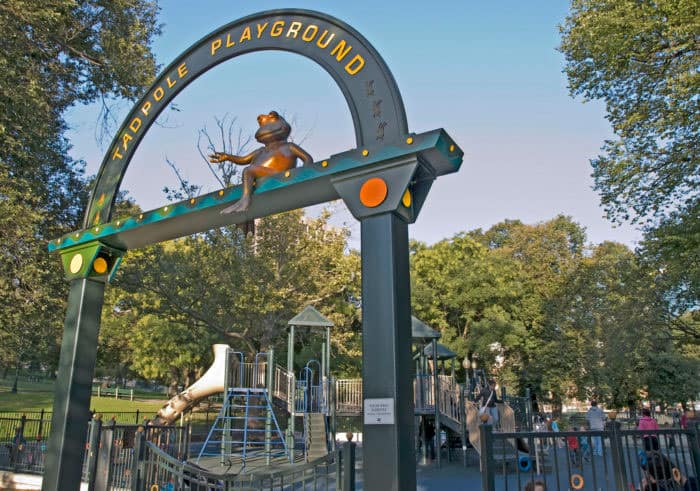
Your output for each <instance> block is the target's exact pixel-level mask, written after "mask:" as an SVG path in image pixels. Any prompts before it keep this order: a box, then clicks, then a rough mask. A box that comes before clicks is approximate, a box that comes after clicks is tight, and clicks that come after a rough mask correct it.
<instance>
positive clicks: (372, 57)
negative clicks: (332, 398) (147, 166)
mask: <svg viewBox="0 0 700 491" xmlns="http://www.w3.org/2000/svg"><path fill="white" fill-rule="evenodd" d="M261 50H282V51H289V52H293V53H298V54H300V55H303V56H306V57H308V58H310V59H312V60H314V61H315V62H317V63H318V64H319V65H320V66H322V67H323V68H324V69H325V70H326V71H327V72H328V73H329V74H330V75H331V76H332V77H333V79H334V80H335V81H336V83H337V84H338V86H339V87H340V88H341V91H342V92H343V94H344V96H345V98H346V101H347V103H348V107H349V110H350V113H351V115H352V118H353V122H354V126H355V136H356V142H357V148H354V149H350V150H348V151H346V152H343V153H340V154H337V155H333V156H331V157H328V158H327V159H324V160H322V161H320V162H314V163H313V164H312V165H307V166H304V167H302V168H296V169H292V170H291V171H287V172H285V173H284V174H283V175H280V174H278V175H273V176H269V177H266V178H262V179H261V180H260V181H259V182H258V183H257V184H256V195H259V198H256V199H255V200H253V203H252V205H251V207H250V209H249V211H247V212H246V213H239V214H231V215H222V214H221V213H220V211H221V209H223V208H224V207H226V206H227V205H228V204H230V203H231V202H232V201H235V200H237V199H239V198H240V196H241V189H240V187H233V188H228V189H221V190H219V191H215V192H213V193H209V194H207V195H204V196H200V197H198V198H196V199H190V200H186V201H182V202H179V203H171V204H168V205H166V206H163V207H161V208H158V209H156V210H151V211H148V212H144V213H142V214H139V215H137V216H132V217H126V218H120V219H116V220H113V219H112V217H111V212H112V208H113V200H114V197H115V196H116V193H117V192H118V190H119V186H120V184H121V181H122V178H123V176H124V173H125V172H126V169H127V167H128V164H129V161H130V160H131V157H132V155H133V152H134V151H135V149H136V147H137V146H138V144H139V142H140V141H141V139H142V138H143V136H144V134H145V133H146V131H147V130H148V128H149V127H150V126H151V124H152V123H153V121H154V120H155V118H156V117H157V115H158V114H159V113H160V112H161V111H162V110H163V109H164V108H165V107H166V106H167V104H168V103H169V102H170V101H171V100H172V99H173V98H174V97H175V96H176V95H177V93H179V92H180V91H181V90H183V89H184V88H185V87H186V86H187V84H189V83H190V82H191V81H193V80H194V79H195V78H196V77H197V76H199V75H201V74H202V73H204V72H206V71H207V70H209V69H211V68H213V67H214V66H216V65H218V64H219V63H222V62H224V61H226V60H228V59H231V58H233V57H235V56H239V55H242V54H245V53H250V52H255V51H261ZM462 156H463V152H462V151H461V149H460V148H459V147H458V146H457V145H456V143H455V142H454V141H453V140H452V139H451V138H450V137H449V136H448V135H447V133H446V132H445V131H444V130H442V129H437V130H433V131H429V132H426V133H422V134H413V133H409V132H408V129H407V125H406V116H405V112H404V107H403V103H402V101H401V96H400V94H399V91H398V88H397V86H396V83H395V81H394V78H393V76H392V75H391V73H390V72H389V69H388V68H387V66H386V64H385V63H384V61H383V60H382V59H381V57H380V56H379V55H378V53H377V52H376V50H374V48H373V47H372V46H371V45H370V44H369V42H368V41H367V40H366V39H364V38H363V37H362V36H361V35H360V34H359V33H358V32H357V31H355V30H354V29H352V28H351V27H349V26H348V25H346V24H344V23H343V22H341V21H339V20H337V19H334V18H332V17H330V16H328V15H325V14H321V13H318V12H311V11H306V10H296V9H289V10H275V11H269V12H262V13H259V14H254V15H251V16H248V17H244V18H242V19H240V20H237V21H235V22H232V23H230V24H227V25H225V26H223V27H221V28H220V29H217V30H216V31H214V32H212V33H211V34H209V35H208V36H206V37H204V38H203V39H202V40H200V41H198V42H197V43H195V44H194V45H193V46H192V47H191V48H190V49H188V50H187V51H185V52H184V53H183V54H182V55H181V56H180V57H178V58H177V59H176V60H175V61H174V62H173V63H172V64H170V65H169V66H168V67H167V68H166V69H165V70H164V71H163V73H162V74H161V76H160V77H159V78H158V79H157V80H156V82H155V83H154V84H153V86H152V87H151V88H150V89H149V90H148V91H147V92H146V94H145V95H144V96H143V97H142V98H141V99H140V100H139V101H138V102H137V103H136V105H135V106H134V108H133V109H132V111H131V112H130V113H129V115H128V116H127V118H126V120H125V121H124V123H123V124H122V126H121V128H120V130H119V132H118V133H117V136H116V137H115V138H114V140H113V142H112V144H111V146H110V149H109V151H108V152H107V155H106V156H105V158H104V160H103V163H102V166H101V168H100V171H99V174H98V176H97V181H96V184H95V188H94V190H93V193H92V196H91V199H90V204H89V205H88V208H87V210H86V215H85V221H84V225H83V226H84V228H83V229H82V230H78V231H75V232H72V233H70V234H66V235H64V236H63V237H60V238H58V239H56V240H53V241H51V242H50V243H49V250H50V251H55V252H58V253H59V254H60V255H61V259H62V262H63V266H64V270H65V272H66V278H67V279H68V280H69V281H70V293H69V298H68V308H67V313H66V321H65V329H64V335H63V341H62V345H61V355H60V360H59V370H58V379H57V383H56V393H55V400H54V409H53V418H52V427H51V435H50V439H49V449H48V455H47V460H46V472H45V474H44V482H43V488H42V489H44V490H45V491H47V490H74V489H78V486H79V483H80V478H81V467H82V466H81V463H82V461H81V457H82V454H83V445H84V443H85V438H84V436H85V433H86V430H87V423H88V418H89V402H90V396H91V387H92V376H93V373H94V368H95V358H96V349H97V336H98V332H99V326H100V316H101V309H102V303H103V298H104V288H105V284H106V283H107V282H108V281H109V280H110V278H111V277H112V276H113V274H114V272H115V271H116V269H117V268H118V265H119V262H120V260H121V257H122V255H123V254H124V253H125V252H126V251H128V250H129V249H134V248H138V247H142V246H144V245H147V244H152V243H155V242H159V241H163V240H169V239H173V238H176V237H182V236H186V235H190V234H192V233H196V232H199V231H204V230H208V229H210V228H213V227H218V226H222V225H229V224H234V223H241V222H244V221H247V220H250V219H251V218H255V217H262V216H266V215H270V214H272V213H279V212H283V211H287V210H291V209H295V208H299V207H303V206H308V205H311V204H316V203H322V202H326V201H329V200H332V199H337V198H342V199H343V200H344V202H345V204H346V205H347V206H348V208H349V209H350V211H351V212H352V214H353V216H355V218H357V219H358V220H359V221H360V223H361V247H362V299H363V320H362V329H363V391H364V397H365V399H364V402H365V421H364V445H365V448H364V455H365V469H364V481H365V483H366V484H365V485H366V487H367V488H368V489H395V490H399V489H401V490H411V489H415V486H416V481H415V456H414V449H413V442H414V438H413V432H414V429H413V418H414V415H413V388H412V382H411V377H410V373H412V369H413V364H412V360H411V327H410V326H411V317H410V289H409V267H408V261H409V259H408V224H409V223H412V222H413V221H415V220H416V218H417V217H418V214H419V212H420V209H421V207H422V205H423V202H424V200H425V198H426V196H427V194H428V191H429V190H430V187H431V185H432V182H433V181H434V180H435V179H436V178H437V177H438V176H441V175H444V174H448V173H452V172H456V171H457V170H459V167H460V165H461V163H462ZM368 188H371V193H370V194H371V195H372V199H371V200H370V201H368V200H366V199H364V198H363V195H364V196H367V193H365V191H366V190H367V189H368ZM110 220H111V221H110ZM377 374H382V376H381V377H377V376H376V375H377Z"/></svg>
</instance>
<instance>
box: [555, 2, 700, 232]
mask: <svg viewBox="0 0 700 491" xmlns="http://www.w3.org/2000/svg"><path fill="white" fill-rule="evenodd" d="M561 30H562V34H563V38H562V43H561V51H562V52H563V53H564V55H565V57H566V67H565V68H566V73H567V75H568V78H569V86H570V90H571V92H572V94H574V95H582V96H584V97H585V98H586V99H602V100H603V101H605V104H606V109H607V118H608V120H609V121H610V123H611V124H612V127H613V130H614V132H615V134H616V136H617V137H618V138H617V139H616V140H609V141H606V142H605V145H604V147H603V154H602V155H601V156H599V157H598V158H596V159H594V160H593V161H592V164H593V168H594V177H595V181H596V189H597V190H598V191H600V193H601V196H602V201H603V205H604V206H605V207H606V209H607V211H608V213H609V215H610V216H611V217H613V218H617V219H623V220H627V219H629V218H632V219H639V218H650V217H663V216H666V214H667V213H668V212H669V211H673V210H680V211H687V210H688V209H689V208H690V207H692V206H693V205H694V204H696V203H697V200H698V197H699V190H700V177H699V176H700V160H699V158H700V156H699V154H698V147H699V145H700V117H698V114H699V113H700V112H699V111H698V109H699V107H698V97H697V95H698V93H700V72H699V71H698V66H700V41H698V34H699V33H700V5H699V4H698V2H697V1H695V0H659V1H654V2H651V1H637V0H574V1H573V2H572V7H571V13H570V15H569V17H567V19H566V22H565V24H564V25H563V26H562V28H561Z"/></svg>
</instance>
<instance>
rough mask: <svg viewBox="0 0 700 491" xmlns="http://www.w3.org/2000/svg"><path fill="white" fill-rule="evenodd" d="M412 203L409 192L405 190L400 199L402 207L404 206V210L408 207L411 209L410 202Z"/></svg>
mask: <svg viewBox="0 0 700 491" xmlns="http://www.w3.org/2000/svg"><path fill="white" fill-rule="evenodd" d="M412 201H413V200H412V198H411V191H409V190H408V189H407V190H406V191H405V192H404V193H403V196H402V197H401V203H403V205H404V206H405V207H406V208H410V207H411V202H412Z"/></svg>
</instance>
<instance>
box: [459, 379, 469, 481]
mask: <svg viewBox="0 0 700 491" xmlns="http://www.w3.org/2000/svg"><path fill="white" fill-rule="evenodd" d="M459 423H460V424H459V430H460V436H461V437H462V463H463V464H464V467H466V466H467V440H468V439H469V436H468V433H467V411H466V404H465V401H464V386H463V385H460V386H459Z"/></svg>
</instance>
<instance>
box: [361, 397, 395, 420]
mask: <svg viewBox="0 0 700 491" xmlns="http://www.w3.org/2000/svg"><path fill="white" fill-rule="evenodd" d="M365 424H366V425H393V424H394V399H393V398H391V397H387V398H384V399H365Z"/></svg>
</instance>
